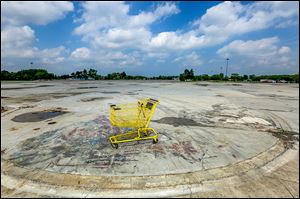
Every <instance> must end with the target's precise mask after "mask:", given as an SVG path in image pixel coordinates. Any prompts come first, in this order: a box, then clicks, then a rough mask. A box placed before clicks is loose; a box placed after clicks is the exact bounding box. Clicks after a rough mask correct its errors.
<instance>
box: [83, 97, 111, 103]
mask: <svg viewBox="0 0 300 199" xmlns="http://www.w3.org/2000/svg"><path fill="white" fill-rule="evenodd" d="M108 99H113V98H112V97H91V98H83V99H81V100H80V101H82V102H91V101H96V100H108Z"/></svg>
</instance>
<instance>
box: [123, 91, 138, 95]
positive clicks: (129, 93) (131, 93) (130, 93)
mask: <svg viewBox="0 0 300 199" xmlns="http://www.w3.org/2000/svg"><path fill="white" fill-rule="evenodd" d="M126 95H138V93H133V92H127V93H126Z"/></svg>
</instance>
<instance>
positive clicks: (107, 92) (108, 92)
mask: <svg viewBox="0 0 300 199" xmlns="http://www.w3.org/2000/svg"><path fill="white" fill-rule="evenodd" d="M100 93H103V94H118V93H120V92H118V91H102V92H100Z"/></svg>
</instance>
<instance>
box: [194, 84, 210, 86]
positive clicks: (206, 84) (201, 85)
mask: <svg viewBox="0 0 300 199" xmlns="http://www.w3.org/2000/svg"><path fill="white" fill-rule="evenodd" d="M196 85H197V86H208V84H196Z"/></svg>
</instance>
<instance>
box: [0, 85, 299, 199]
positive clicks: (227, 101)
mask: <svg viewBox="0 0 300 199" xmlns="http://www.w3.org/2000/svg"><path fill="white" fill-rule="evenodd" d="M83 84H84V86H81V85H83ZM49 85H51V86H49ZM46 86H47V89H45V88H43V87H46ZM28 87H29V86H28V84H26V83H22V82H9V83H6V82H2V84H1V90H2V91H1V124H2V125H1V165H2V166H3V167H4V169H1V185H2V186H3V187H5V189H4V190H6V191H3V192H2V191H1V195H3V196H22V194H25V196H28V195H30V194H32V196H37V197H39V196H40V197H42V196H61V197H62V196H71V197H73V196H74V197H81V195H80V194H77V195H76V194H75V193H74V192H73V193H74V194H73V195H72V194H71V193H70V192H72V190H73V189H77V188H78V187H76V186H77V185H76V186H68V185H67V184H68V183H70V182H68V183H67V182H65V181H64V182H65V184H64V183H57V184H56V185H55V184H53V185H52V184H51V181H53V179H56V178H59V177H60V176H62V177H64V178H66V175H72V179H76V178H80V177H82V176H86V177H89V178H91V180H94V181H95V183H96V181H97V180H99V179H102V178H103V179H106V178H108V179H110V180H109V181H111V180H113V179H115V178H116V179H115V180H113V182H111V184H110V183H109V181H107V183H105V184H102V185H101V186H100V185H99V187H102V189H105V190H106V191H101V190H100V191H99V190H98V189H97V188H95V187H94V186H92V187H94V188H92V187H90V185H89V184H88V183H87V184H86V185H84V182H82V183H79V184H80V186H87V187H90V189H92V190H93V189H94V191H91V192H89V193H86V194H87V196H108V197H110V196H112V197H113V196H118V197H122V196H130V195H126V194H125V195H124V192H123V191H124V187H123V186H125V185H126V184H128V183H129V184H130V186H129V187H127V188H126V189H129V190H131V191H133V193H135V195H134V196H149V195H147V191H144V192H141V191H140V190H144V189H146V188H147V187H148V189H149V192H150V190H151V189H157V192H155V194H153V195H150V196H153V197H156V196H172V197H173V196H189V195H191V196H204V197H209V196H212V197H213V196H226V197H230V196H237V197H240V196H248V195H250V196H254V197H255V196H263V197H269V196H270V197H272V196H275V197H276V196H278V197H280V196H282V195H280V192H278V191H276V189H275V188H273V187H272V186H271V184H272V183H271V182H270V183H269V182H266V183H264V182H265V180H263V179H264V178H265V176H269V175H271V176H274V175H275V176H277V172H279V171H280V172H279V173H280V175H284V174H282V173H284V169H283V168H285V167H287V165H288V167H292V168H297V167H299V162H298V161H295V155H294V154H299V151H298V150H299V142H298V140H299V86H298V84H246V83H239V84H235V83H209V82H207V83H206V82H205V83H193V82H189V83H180V82H174V81H144V82H143V81H51V83H49V82H34V83H32V85H30V88H28ZM10 88H11V89H10ZM23 88H24V89H23ZM143 97H151V98H156V99H159V100H160V101H161V102H160V104H159V105H158V106H157V110H156V112H155V114H154V117H153V120H152V122H151V123H150V126H151V127H153V128H154V129H156V130H157V132H158V133H159V142H158V143H157V144H153V143H152V142H151V141H139V142H131V143H124V144H120V145H119V148H118V149H114V148H112V147H111V146H110V143H109V141H108V137H109V136H110V135H114V134H118V133H120V132H123V131H126V129H119V128H117V127H114V126H112V125H111V124H110V122H109V105H110V104H118V103H127V102H134V101H136V100H137V99H139V98H143ZM2 110H5V111H2ZM57 112H60V113H61V112H62V113H64V114H61V115H60V114H56V113H57ZM32 113H36V114H37V115H36V118H33V119H32V116H33V115H35V114H32ZM41 113H46V115H39V114H41ZM47 114H48V115H47ZM49 114H50V117H49V118H46V117H44V116H49ZM28 115H29V117H28ZM24 116H25V117H24ZM52 116H53V117H52ZM16 118H23V119H24V118H25V119H27V121H26V120H25V121H22V122H20V121H18V120H16ZM31 119H32V120H31ZM291 154H293V155H291ZM260 156H262V157H265V158H258V157H260ZM280 158H281V159H284V160H285V161H284V164H283V163H282V162H283V161H278V160H279V159H280ZM276 162H278V163H276ZM275 163H276V164H275ZM249 165H256V166H255V167H251V166H249ZM269 165H271V166H269ZM278 165H279V166H278ZM264 167H272V168H274V169H272V171H271V172H270V169H269V170H267V171H264V170H263V169H262V168H264ZM233 168H235V171H234V172H235V173H234V174H229V173H230V172H229V171H232V169H233ZM22 169H26V170H27V172H29V173H31V172H32V174H31V175H34V178H36V179H35V180H34V181H32V179H30V178H31V177H29V176H28V175H29V174H27V175H23V173H22V172H23V171H22ZM245 169H246V170H245ZM227 170H228V172H227ZM282 170H283V171H282ZM8 171H10V172H9V173H8ZM225 171H226V172H225ZM35 172H37V173H36V174H34V173H35ZM41 172H42V173H43V174H42V175H40V174H39V173H41ZM232 172H233V171H232ZM239 172H240V173H239ZM247 172H248V173H250V174H248V175H250V176H247V177H248V178H250V182H249V181H247V183H246V182H242V183H238V186H237V184H234V183H233V185H232V186H229V187H228V184H227V183H226V180H228V179H229V178H231V177H232V176H240V178H241V179H242V175H244V174H245V173H247ZM192 174H193V176H197V175H198V176H199V177H198V178H197V179H196V182H195V183H194V184H193V185H191V183H190V180H188V181H187V179H189V178H190V177H188V176H189V175H192ZM258 174H261V175H258ZM295 174H296V175H295ZM170 175H171V176H172V178H176V179H172V180H171V177H169V176H170ZM293 175H295V176H296V178H293V181H294V183H296V184H298V185H299V172H295V173H294V174H293ZM42 176H44V177H43V180H45V182H43V183H38V182H39V181H42V179H41V178H42ZM155 176H156V177H157V178H158V179H161V180H160V181H158V180H154V181H153V182H151V186H148V185H147V183H146V184H144V183H145V182H148V183H149V182H150V181H151V180H153V179H152V178H154V177H155ZM163 176H165V178H162V177H163ZM205 176H207V177H205ZM222 176H223V177H222ZM257 176H260V177H257ZM297 176H298V177H297ZM140 177H142V178H143V179H144V180H146V181H145V182H144V181H140V180H137V179H139V178H140ZM208 177H209V178H208ZM123 178H124V179H123ZM168 178H170V179H168ZM213 179H215V180H219V181H220V185H218V186H216V187H214V188H207V189H206V188H205V187H206V186H208V187H209V186H210V185H205V182H206V181H207V182H210V181H211V180H213ZM241 179H239V180H236V182H239V181H240V180H241ZM24 180H25V181H26V182H28V183H25V185H24V184H22V183H21V182H22V181H24ZM106 180H107V179H106ZM193 180H195V179H193ZM222 180H223V181H224V182H222ZM15 181H16V182H20V183H21V185H19V184H20V183H12V182H15ZM171 181H172V182H171ZM231 181H235V180H231ZM255 181H259V182H260V183H261V184H263V185H264V186H265V187H266V189H265V191H262V190H260V191H259V192H258V193H257V194H255V193H253V195H251V194H252V192H253V190H250V189H247V187H248V186H253V184H255ZM273 181H274V182H277V181H280V182H281V181H282V180H280V179H279V178H278V179H276V178H275V180H274V179H273ZM273 181H272V182H273ZM125 182H126V183H125ZM251 183H252V185H251ZM283 184H284V182H283ZM58 185H59V187H60V188H57V186H58ZM96 185H97V183H96ZM96 185H95V186H96ZM133 185H136V186H133ZM43 186H44V188H41V187H43ZM111 186H114V190H115V191H113V192H110V191H109V190H110V189H109V187H111ZM176 186H181V188H180V189H177V190H176V188H175V187H176ZM190 186H192V187H190ZM37 187H39V189H38V188H37ZM45 187H46V188H45ZM55 187H56V188H55ZM122 187H123V188H122ZM125 187H126V186H125ZM136 187H140V189H137V188H136ZM48 189H51V190H55V191H54V192H53V193H52V192H48V191H45V190H48ZM287 189H288V190H290V191H291V192H293V193H292V194H291V195H293V196H299V189H298V190H297V189H296V188H295V186H294V185H293V186H292V188H287ZM11 190H13V191H11ZM43 190H44V191H43ZM116 190H117V191H116ZM178 190H181V191H178ZM189 190H190V191H189ZM226 190H227V191H226ZM228 190H235V192H230V191H228ZM250 192H251V193H250ZM237 193H239V194H237ZM281 193H282V194H283V193H286V192H281ZM122 194H123V195H122ZM210 194H211V195H210ZM291 195H290V196H291ZM84 196H85V195H84Z"/></svg>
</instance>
